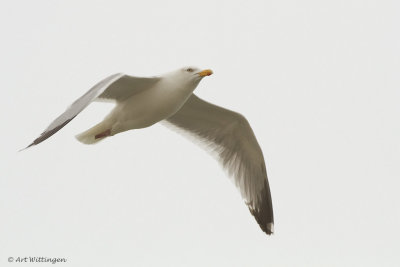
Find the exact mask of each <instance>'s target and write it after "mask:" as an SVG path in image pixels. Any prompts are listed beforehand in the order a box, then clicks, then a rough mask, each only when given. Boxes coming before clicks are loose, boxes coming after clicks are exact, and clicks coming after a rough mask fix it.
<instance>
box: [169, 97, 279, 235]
mask: <svg viewBox="0 0 400 267" xmlns="http://www.w3.org/2000/svg"><path fill="white" fill-rule="evenodd" d="M166 122H167V123H170V124H172V125H173V126H175V127H178V129H182V130H183V131H184V132H188V133H190V134H191V135H194V136H195V137H197V138H199V139H200V140H201V141H203V142H205V143H207V144H209V145H210V144H211V146H208V147H209V150H210V151H211V150H212V152H214V153H215V152H216V154H217V156H218V158H219V160H220V162H221V164H222V166H223V167H224V168H225V169H227V170H228V171H229V173H230V175H231V176H232V177H233V180H234V182H235V184H236V186H237V187H238V188H239V190H240V192H241V195H242V197H243V198H244V200H245V202H246V204H247V206H248V208H249V210H250V212H251V213H252V214H253V216H254V217H255V219H256V220H257V222H258V224H259V225H260V227H261V229H262V230H263V231H264V232H265V233H267V234H271V233H272V232H273V223H274V218H273V209H272V200H271V192H270V188H269V183H268V178H267V172H266V167H265V162H264V157H263V154H262V151H261V148H260V146H259V144H258V142H257V140H256V137H255V135H254V133H253V130H252V129H251V127H250V125H249V123H248V121H247V120H246V118H245V117H243V116H242V115H241V114H239V113H236V112H233V111H230V110H227V109H224V108H221V107H218V106H216V105H213V104H211V103H208V102H206V101H204V100H202V99H200V98H199V97H197V96H196V95H194V94H193V95H192V96H191V97H190V98H189V99H188V101H187V102H186V103H185V104H184V105H183V107H182V108H181V109H180V110H179V111H178V112H177V113H175V114H174V115H173V116H171V117H170V118H168V119H167V120H166Z"/></svg>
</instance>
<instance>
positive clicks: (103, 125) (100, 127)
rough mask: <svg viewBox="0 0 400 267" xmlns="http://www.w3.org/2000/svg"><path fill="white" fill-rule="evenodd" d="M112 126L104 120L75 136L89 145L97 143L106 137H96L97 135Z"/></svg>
mask: <svg viewBox="0 0 400 267" xmlns="http://www.w3.org/2000/svg"><path fill="white" fill-rule="evenodd" d="M111 127H112V126H111V125H110V123H108V122H107V121H102V122H100V123H99V124H97V125H95V126H93V127H92V128H90V129H89V130H86V131H84V132H82V133H80V134H78V135H76V136H75V137H76V139H78V141H79V142H81V143H84V144H87V145H89V144H95V143H97V142H99V141H101V140H103V139H105V137H101V138H96V135H99V134H101V133H103V132H105V131H107V130H110V129H111Z"/></svg>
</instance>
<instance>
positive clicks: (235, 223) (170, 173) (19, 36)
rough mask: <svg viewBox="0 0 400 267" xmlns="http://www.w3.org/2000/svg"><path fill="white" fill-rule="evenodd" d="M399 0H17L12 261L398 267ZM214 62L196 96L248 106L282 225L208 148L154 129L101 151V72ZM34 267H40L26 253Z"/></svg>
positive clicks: (9, 219) (8, 50)
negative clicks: (246, 195)
mask: <svg viewBox="0 0 400 267" xmlns="http://www.w3.org/2000/svg"><path fill="white" fill-rule="evenodd" d="M399 12H400V2H398V1H394V0H393V1H389V0H387V1H382V0H380V1H378V0H339V1H319V0H304V1H296V0H283V1H265V0H263V1H233V0H229V1H211V0H202V1H176V0H170V1H54V0H52V1H50V0H49V1H41V0H37V1H7V2H5V1H3V2H2V3H1V4H0V32H1V42H0V71H1V73H2V75H1V76H0V81H1V87H2V92H3V95H2V103H1V106H0V109H1V110H0V116H1V117H0V119H1V122H2V126H1V137H2V138H1V139H0V147H1V150H0V214H1V219H0V226H1V227H0V265H1V266H13V265H17V263H15V262H14V263H8V262H7V259H8V257H14V258H16V257H27V256H36V257H60V258H66V259H67V263H58V264H57V265H60V266H100V267H103V266H104V267H109V266H173V267H176V266H202V267H203V266H219V267H220V266H226V267H235V266H237V267H243V266H277V267H280V266H287V267H292V266H296V267H297V266H304V267H310V266H317V267H319V266H328V267H329V266H340V267H343V266H363V267H365V266H399V265H400V256H399V251H400V244H399V242H400V241H399V240H400V228H399V225H400V208H399V205H400V194H399V186H400V182H399V178H400V170H399V163H400V141H399V136H400V126H399V114H400V105H399V100H400V78H399V77H400V75H399V71H400V52H399V51H400V50H399V47H400V34H399V25H400V16H399ZM185 65H195V66H198V67H200V68H211V69H212V70H213V71H214V75H212V76H210V77H207V78H206V79H203V81H202V82H201V83H200V85H199V86H198V88H197V89H196V92H197V94H198V95H199V96H200V97H202V98H203V99H206V100H208V101H210V102H212V103H215V104H218V105H221V106H223V107H226V108H230V109H233V110H235V111H238V112H240V113H242V114H243V115H245V116H246V118H247V119H248V120H249V122H250V124H251V125H252V127H253V130H254V132H255V134H256V136H257V139H258V141H259V143H260V146H261V148H262V150H263V152H264V156H265V159H266V164H267V171H268V176H269V181H270V186H271V191H272V199H273V205H274V211H275V234H274V235H273V236H270V237H269V236H266V235H265V234H264V233H263V232H262V231H261V230H260V228H259V226H258V225H257V223H256V221H255V220H254V218H253V217H252V216H251V215H250V213H249V211H248V209H247V207H246V205H245V204H244V203H243V201H242V199H241V197H240V194H239V192H238V191H237V190H236V188H235V187H234V185H233V184H232V183H231V181H230V180H229V179H228V178H227V176H226V174H225V172H224V171H222V170H221V169H220V167H219V166H218V164H217V162H215V161H214V159H213V158H212V157H210V156H209V155H208V154H207V153H206V152H204V151H203V150H202V149H201V148H199V147H197V146H196V145H194V144H192V143H191V142H190V141H188V140H186V139H184V138H182V137H181V136H179V135H177V134H176V133H175V132H172V131H170V130H169V129H167V128H164V127H163V126H162V125H155V126H152V127H150V128H147V129H144V130H137V131H130V132H126V133H123V134H119V135H117V136H114V137H113V138H110V139H108V140H106V141H104V142H101V143H99V144H98V145H94V146H86V145H82V144H80V143H79V142H77V141H76V140H75V138H74V135H75V134H77V133H79V132H82V131H84V130H86V129H87V128H89V127H91V126H92V125H93V124H95V123H97V122H98V121H100V120H101V119H102V118H103V117H104V116H105V114H107V112H108V111H109V110H110V108H111V107H112V106H110V105H109V104H99V103H95V104H92V105H91V106H90V107H89V108H88V109H87V110H85V111H84V112H83V113H81V114H80V115H79V116H78V117H77V118H76V119H75V120H74V121H72V122H71V123H70V124H69V125H67V126H66V127H65V128H64V129H62V130H61V131H60V132H59V133H57V134H56V135H55V136H53V137H52V138H50V139H49V140H47V141H46V142H44V143H43V144H41V145H40V146H37V147H34V148H32V149H29V150H26V151H23V152H19V153H18V152H17V151H18V150H19V149H21V148H23V147H25V146H26V145H28V144H29V143H30V142H31V141H32V140H33V139H34V138H36V137H37V136H38V135H39V134H40V133H41V132H42V131H43V130H44V128H45V127H46V126H47V125H48V124H49V123H50V122H51V121H52V120H53V119H54V118H55V117H56V116H57V115H59V114H60V113H61V112H63V111H64V109H65V108H66V107H67V106H68V105H69V104H71V103H72V102H73V101H74V100H75V99H76V98H77V97H79V96H80V95H82V94H83V93H85V92H86V91H87V90H88V89H89V88H90V87H91V86H92V85H93V84H95V83H96V82H98V81H99V80H100V79H102V78H104V77H106V76H108V75H110V74H113V73H116V72H124V73H127V74H131V75H138V76H147V75H149V76H152V75H157V74H160V73H164V72H168V71H171V70H174V69H176V68H179V67H182V66H185ZM18 265H21V266H23V265H26V266H28V265H30V264H18Z"/></svg>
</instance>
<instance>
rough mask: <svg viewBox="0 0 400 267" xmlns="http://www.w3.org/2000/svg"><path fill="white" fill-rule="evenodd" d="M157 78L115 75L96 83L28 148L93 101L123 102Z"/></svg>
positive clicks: (55, 130)
mask: <svg viewBox="0 0 400 267" xmlns="http://www.w3.org/2000/svg"><path fill="white" fill-rule="evenodd" d="M159 80H160V78H159V77H150V78H145V77H133V76H128V75H124V74H123V73H117V74H114V75H111V76H109V77H107V78H105V79H104V80H102V81H100V82H99V83H97V84H96V85H95V86H93V87H92V88H91V89H90V90H89V91H87V92H86V93H85V94H84V95H83V96H81V97H80V98H78V99H77V100H76V101H75V102H74V103H72V105H71V106H69V107H68V108H67V109H66V110H65V111H64V113H62V114H61V115H60V116H58V117H57V118H56V119H55V120H54V121H53V122H52V123H51V124H50V125H49V126H48V127H47V128H46V130H44V132H43V133H42V134H41V135H40V136H39V137H38V138H36V139H35V140H34V141H33V142H32V143H31V144H30V145H29V146H27V147H26V148H28V147H31V146H33V145H37V144H39V143H41V142H43V141H44V140H46V139H47V138H49V137H50V136H52V135H53V134H55V133H56V132H58V131H59V130H60V129H61V128H63V127H64V126H65V125H67V124H68V123H69V122H70V121H71V120H72V119H73V118H75V117H76V116H77V115H78V114H79V113H80V112H81V111H82V110H83V109H85V108H86V107H87V106H88V105H89V104H90V103H91V102H93V101H104V100H105V101H110V100H111V101H116V102H119V101H123V100H124V99H127V98H128V97H130V96H132V95H134V94H137V93H139V92H141V91H143V90H146V89H147V88H149V87H151V86H152V85H154V84H155V83H156V82H158V81H159Z"/></svg>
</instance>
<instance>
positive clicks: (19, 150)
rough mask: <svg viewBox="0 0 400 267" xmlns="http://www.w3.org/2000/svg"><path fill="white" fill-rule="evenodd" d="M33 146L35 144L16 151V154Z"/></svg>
mask: <svg viewBox="0 0 400 267" xmlns="http://www.w3.org/2000/svg"><path fill="white" fill-rule="evenodd" d="M34 145H35V142H33V143H31V144H30V145H29V146H27V147H24V148H22V149H20V150H18V152H22V151H24V150H25V149H28V148H30V147H31V146H34Z"/></svg>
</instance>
